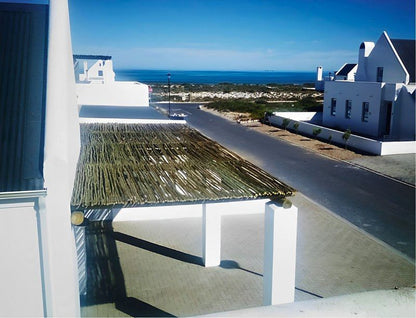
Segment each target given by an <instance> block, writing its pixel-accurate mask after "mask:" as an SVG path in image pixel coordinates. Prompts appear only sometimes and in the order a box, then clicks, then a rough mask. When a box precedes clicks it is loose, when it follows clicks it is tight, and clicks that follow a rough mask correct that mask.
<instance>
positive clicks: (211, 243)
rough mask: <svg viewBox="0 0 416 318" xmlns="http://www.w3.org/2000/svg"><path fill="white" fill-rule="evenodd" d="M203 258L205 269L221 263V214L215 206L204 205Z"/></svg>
mask: <svg viewBox="0 0 416 318" xmlns="http://www.w3.org/2000/svg"><path fill="white" fill-rule="evenodd" d="M202 257H203V261H204V265H205V267H209V266H218V265H220V262H221V214H220V213H219V212H218V211H216V209H215V205H213V206H211V205H208V206H207V204H205V203H203V204H202Z"/></svg>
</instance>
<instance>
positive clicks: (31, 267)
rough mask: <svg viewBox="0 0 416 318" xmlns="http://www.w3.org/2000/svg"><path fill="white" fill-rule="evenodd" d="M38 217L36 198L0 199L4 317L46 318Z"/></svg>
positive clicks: (0, 291) (0, 305)
mask: <svg viewBox="0 0 416 318" xmlns="http://www.w3.org/2000/svg"><path fill="white" fill-rule="evenodd" d="M3 195H4V193H3ZM37 215H38V204H37V198H17V199H16V198H15V199H1V198H0V250H1V261H0V282H1V288H0V316H2V317H13V316H21V317H41V316H44V305H43V301H44V299H43V291H42V279H41V259H40V242H39V230H38V219H37Z"/></svg>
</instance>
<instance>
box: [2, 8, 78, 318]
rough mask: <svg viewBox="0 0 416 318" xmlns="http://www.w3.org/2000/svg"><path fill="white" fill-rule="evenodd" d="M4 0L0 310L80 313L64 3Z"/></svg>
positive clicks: (74, 125)
mask: <svg viewBox="0 0 416 318" xmlns="http://www.w3.org/2000/svg"><path fill="white" fill-rule="evenodd" d="M17 2H19V3H16V2H15V3H10V2H9V3H6V2H3V1H0V21H1V28H0V47H1V50H2V53H1V54H0V83H1V84H0V140H1V142H0V253H1V261H0V282H1V288H0V316H2V317H15V316H20V317H41V316H45V317H46V316H60V317H76V316H79V314H80V308H79V296H78V272H77V264H76V253H75V240H74V235H73V232H72V228H71V222H70V213H71V210H70V199H71V193H72V187H73V182H74V177H75V167H76V162H77V160H78V153H79V125H78V117H77V115H78V114H77V107H76V95H75V79H74V72H73V69H72V48H71V37H70V29H69V15H68V3H67V1H63V0H49V1H48V2H46V1H33V0H31V1H22V0H21V1H17Z"/></svg>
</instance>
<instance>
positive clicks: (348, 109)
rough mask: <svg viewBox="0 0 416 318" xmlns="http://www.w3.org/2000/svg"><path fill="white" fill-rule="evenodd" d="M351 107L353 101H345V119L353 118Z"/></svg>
mask: <svg viewBox="0 0 416 318" xmlns="http://www.w3.org/2000/svg"><path fill="white" fill-rule="evenodd" d="M351 106H352V101H351V100H350V99H347V100H346V101H345V118H351Z"/></svg>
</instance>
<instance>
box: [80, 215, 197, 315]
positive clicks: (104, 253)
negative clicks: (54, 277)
mask: <svg viewBox="0 0 416 318" xmlns="http://www.w3.org/2000/svg"><path fill="white" fill-rule="evenodd" d="M123 235H124V234H122V233H115V232H114V231H113V226H112V222H111V221H94V222H90V223H89V224H88V225H87V226H86V228H85V246H86V249H85V250H86V273H85V275H86V291H85V293H84V294H83V295H81V305H82V306H93V305H98V304H104V303H115V307H116V308H117V309H118V310H120V311H122V312H124V313H125V314H127V315H130V316H133V317H175V316H174V315H172V314H170V313H168V312H165V311H163V310H161V309H159V308H156V307H154V306H152V305H150V304H148V303H145V302H143V301H141V300H139V299H136V298H133V297H127V293H126V286H125V282H124V275H123V271H122V269H121V265H120V258H119V256H118V252H117V245H116V238H117V237H119V238H120V237H121V238H124V240H126V238H125V237H124V236H123ZM130 238H131V237H130ZM132 239H134V238H132ZM137 240H138V241H140V243H141V246H138V247H142V248H146V247H147V248H152V247H153V246H152V245H156V244H153V243H150V242H146V241H143V240H139V239H137ZM136 243H137V242H136ZM138 245H139V244H138ZM161 248H163V246H162V247H161ZM161 251H164V250H163V249H161ZM172 251H173V250H172ZM164 252H166V251H164ZM178 253H180V252H178ZM175 255H176V254H175V253H173V254H172V256H171V257H173V256H175ZM179 255H180V254H179ZM176 256H177V255H176ZM201 263H202V260H201Z"/></svg>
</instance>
